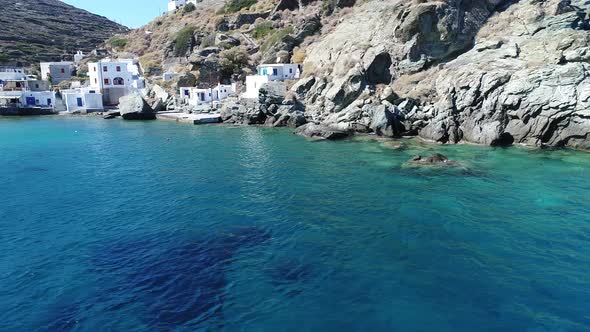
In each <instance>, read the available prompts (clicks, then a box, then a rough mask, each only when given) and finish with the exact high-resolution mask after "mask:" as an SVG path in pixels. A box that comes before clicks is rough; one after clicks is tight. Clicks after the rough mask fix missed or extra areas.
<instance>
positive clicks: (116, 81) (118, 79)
mask: <svg viewBox="0 0 590 332" xmlns="http://www.w3.org/2000/svg"><path fill="white" fill-rule="evenodd" d="M113 85H125V80H124V79H123V78H121V77H115V78H114V79H113Z"/></svg>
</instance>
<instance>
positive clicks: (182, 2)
mask: <svg viewBox="0 0 590 332" xmlns="http://www.w3.org/2000/svg"><path fill="white" fill-rule="evenodd" d="M189 3H192V4H193V5H195V6H196V5H197V0H170V1H168V12H173V11H175V10H177V9H179V8H182V7H184V6H186V5H188V4H189Z"/></svg>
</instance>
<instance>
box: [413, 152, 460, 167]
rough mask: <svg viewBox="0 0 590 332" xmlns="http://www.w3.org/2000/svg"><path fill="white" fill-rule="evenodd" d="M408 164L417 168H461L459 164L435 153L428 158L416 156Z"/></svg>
mask: <svg viewBox="0 0 590 332" xmlns="http://www.w3.org/2000/svg"><path fill="white" fill-rule="evenodd" d="M407 164H408V165H416V166H460V164H459V163H458V162H456V161H454V160H450V159H449V158H447V157H446V156H444V155H442V154H440V153H435V154H433V155H432V156H430V157H427V158H423V157H422V156H420V155H417V156H414V158H412V160H410V161H408V162H407Z"/></svg>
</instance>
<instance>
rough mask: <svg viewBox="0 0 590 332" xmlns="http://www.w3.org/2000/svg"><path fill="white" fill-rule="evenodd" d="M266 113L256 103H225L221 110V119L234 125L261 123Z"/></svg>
mask: <svg viewBox="0 0 590 332" xmlns="http://www.w3.org/2000/svg"><path fill="white" fill-rule="evenodd" d="M266 118H267V115H266V113H265V112H264V111H262V110H261V109H260V108H258V107H256V105H249V106H246V105H240V104H233V103H226V104H225V105H224V106H223V109H222V110H221V121H222V122H223V123H227V124H234V125H262V124H264V123H265V122H266Z"/></svg>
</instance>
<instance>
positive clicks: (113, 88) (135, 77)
mask: <svg viewBox="0 0 590 332" xmlns="http://www.w3.org/2000/svg"><path fill="white" fill-rule="evenodd" d="M88 76H89V79H90V87H91V88H92V89H96V90H97V91H98V92H99V93H101V94H102V96H103V101H104V103H105V104H106V105H117V104H119V98H121V97H123V96H125V95H127V94H129V93H130V92H131V91H133V90H135V89H143V88H144V87H145V81H144V79H143V77H141V76H140V75H139V68H138V66H137V62H136V61H135V60H130V59H125V60H116V61H114V60H110V59H105V60H101V61H99V62H92V63H89V64H88Z"/></svg>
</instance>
